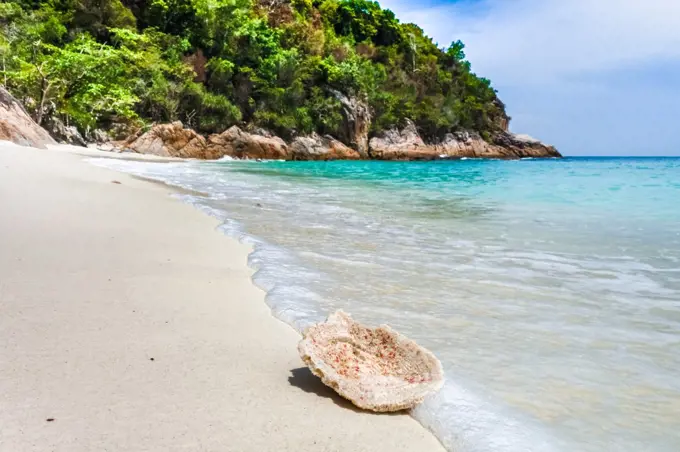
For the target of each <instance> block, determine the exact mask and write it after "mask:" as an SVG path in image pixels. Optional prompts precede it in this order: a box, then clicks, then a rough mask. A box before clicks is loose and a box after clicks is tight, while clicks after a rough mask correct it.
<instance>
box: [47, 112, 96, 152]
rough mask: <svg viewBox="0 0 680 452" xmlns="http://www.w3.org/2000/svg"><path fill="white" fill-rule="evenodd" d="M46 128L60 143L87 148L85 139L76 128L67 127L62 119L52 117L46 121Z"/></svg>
mask: <svg viewBox="0 0 680 452" xmlns="http://www.w3.org/2000/svg"><path fill="white" fill-rule="evenodd" d="M45 122H46V125H45V128H46V129H47V130H48V131H49V133H50V135H52V137H53V138H54V139H55V140H57V141H58V142H60V143H66V144H72V145H74V146H87V142H86V141H85V138H83V136H82V135H81V134H80V132H78V129H77V128H76V127H74V126H67V125H66V124H64V123H63V122H62V121H61V119H59V118H56V117H52V118H49V120H47V121H45Z"/></svg>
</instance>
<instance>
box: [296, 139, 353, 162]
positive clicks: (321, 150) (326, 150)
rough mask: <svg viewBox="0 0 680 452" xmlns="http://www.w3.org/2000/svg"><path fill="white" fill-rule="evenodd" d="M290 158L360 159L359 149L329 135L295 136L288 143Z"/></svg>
mask: <svg viewBox="0 0 680 452" xmlns="http://www.w3.org/2000/svg"><path fill="white" fill-rule="evenodd" d="M290 149H291V160H360V159H361V154H359V151H357V150H355V149H352V148H350V147H349V146H346V145H344V144H343V143H341V142H340V141H338V140H336V139H335V138H333V137H330V136H324V137H322V136H319V135H317V134H315V133H313V134H312V135H309V136H304V137H297V138H295V139H294V140H293V142H292V143H291V144H290Z"/></svg>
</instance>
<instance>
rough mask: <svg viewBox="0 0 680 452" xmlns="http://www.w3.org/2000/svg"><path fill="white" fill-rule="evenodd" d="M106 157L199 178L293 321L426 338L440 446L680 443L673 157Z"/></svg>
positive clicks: (226, 227)
mask: <svg viewBox="0 0 680 452" xmlns="http://www.w3.org/2000/svg"><path fill="white" fill-rule="evenodd" d="M97 163H98V164H100V165H104V166H107V167H110V168H114V169H118V170H122V171H126V172H130V173H133V174H136V175H140V176H144V177H148V178H153V179H157V180H160V181H164V182H166V183H168V184H171V185H176V186H179V187H184V188H187V189H191V190H196V191H199V192H204V193H207V194H208V196H195V195H191V196H190V195H178V196H181V197H182V198H183V199H184V200H185V201H187V202H190V203H192V204H194V205H196V206H197V207H199V208H201V209H203V210H205V211H207V212H208V213H210V214H212V215H214V216H216V217H218V218H219V219H221V220H222V221H223V222H224V224H223V226H222V227H221V229H222V230H223V231H224V232H225V233H226V234H229V235H233V236H236V237H238V238H240V239H241V240H243V241H246V242H249V243H252V244H253V245H254V247H255V251H254V253H253V254H252V255H251V257H250V265H252V266H253V267H254V268H256V269H257V270H258V271H257V273H256V274H255V277H254V281H255V283H256V284H257V285H259V286H260V287H262V288H263V289H265V290H266V291H267V303H268V304H269V306H270V307H271V309H272V311H273V313H274V315H276V316H277V317H278V318H280V319H281V320H283V321H285V322H288V323H289V324H290V325H292V326H293V327H294V328H296V329H298V330H302V329H303V328H305V327H306V326H308V325H310V324H311V323H314V322H317V321H320V320H322V319H323V318H325V316H326V315H327V314H328V313H329V312H331V311H334V310H335V309H338V308H342V309H344V310H345V311H347V312H349V313H351V314H352V315H353V316H354V317H355V318H357V319H359V320H361V321H364V322H366V323H370V324H379V323H387V324H390V325H392V326H393V327H395V328H396V329H397V330H399V331H401V332H403V333H404V334H406V335H408V336H410V337H412V338H414V339H415V340H417V341H418V342H419V343H421V344H422V345H424V346H426V347H428V348H430V349H431V350H432V351H434V353H435V354H436V355H437V356H438V357H439V358H440V359H441V361H442V363H443V365H444V369H445V372H446V378H447V382H446V385H445V386H444V388H443V390H442V391H441V392H440V393H439V394H437V395H435V396H433V397H431V398H429V399H428V400H426V402H425V403H424V404H422V405H421V406H420V407H418V408H417V409H415V410H414V412H413V415H414V416H415V417H416V418H417V419H418V420H420V421H421V422H422V423H423V424H424V425H425V426H427V427H428V428H430V429H432V430H433V431H434V432H435V434H436V435H437V436H438V437H439V438H440V440H441V441H442V442H443V444H444V445H445V446H446V447H447V448H448V449H449V450H451V451H454V450H455V451H457V452H458V451H462V452H468V451H479V452H494V451H541V452H548V451H569V452H574V451H586V452H587V451H592V452H602V451H617V452H625V451H630V452H641V451H658V452H666V451H667V452H677V451H679V450H680V158H566V159H564V160H519V161H483V160H463V161H441V162H428V163H417V162H412V163H401V162H328V163H326V162H274V161H269V162H245V161H217V162H187V163H142V162H128V161H120V160H99V161H98V162H97ZM169 227H171V226H169ZM282 378H283V377H282Z"/></svg>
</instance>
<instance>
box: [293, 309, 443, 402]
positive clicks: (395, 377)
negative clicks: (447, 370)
mask: <svg viewBox="0 0 680 452" xmlns="http://www.w3.org/2000/svg"><path fill="white" fill-rule="evenodd" d="M298 351H299V352H300V356H301V357H302V360H303V361H304V362H305V363H306V364H307V365H308V366H309V368H310V369H311V370H312V372H313V373H314V375H316V376H318V377H319V378H321V380H322V381H323V383H324V384H326V385H327V386H330V387H331V388H333V389H335V390H336V391H337V392H338V394H340V395H341V396H343V397H344V398H346V399H348V400H350V401H351V402H352V403H353V404H355V405H356V406H358V407H360V408H363V409H366V410H372V411H379V412H386V411H398V410H403V409H407V408H412V407H414V406H415V405H417V404H418V403H420V402H422V401H423V398H424V397H425V396H426V395H427V394H428V393H431V392H434V391H437V390H439V389H440V388H441V386H442V384H443V383H444V374H443V371H442V365H441V363H440V362H439V360H438V359H437V358H436V357H435V356H434V355H433V354H432V353H431V352H430V351H429V350H427V349H425V348H423V347H421V346H419V345H418V344H416V343H415V342H414V341H412V340H411V339H408V338H407V337H405V336H402V335H401V334H399V333H397V332H396V331H394V330H392V329H391V328H390V327H388V326H386V325H381V326H380V327H378V328H368V327H366V326H363V325H361V324H359V323H357V322H356V321H354V320H353V319H352V318H351V317H350V316H349V315H347V314H345V313H344V312H342V311H337V312H335V313H334V314H331V315H330V316H329V317H328V319H327V320H326V321H325V322H323V323H319V324H317V325H314V326H312V327H310V328H309V329H308V330H307V331H306V332H305V334H304V337H303V339H302V340H301V341H300V343H299V344H298Z"/></svg>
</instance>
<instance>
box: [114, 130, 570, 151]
mask: <svg viewBox="0 0 680 452" xmlns="http://www.w3.org/2000/svg"><path fill="white" fill-rule="evenodd" d="M110 146H111V147H112V148H114V149H118V150H119V151H132V152H137V153H140V154H153V155H158V156H162V157H182V158H196V159H219V158H224V157H231V158H234V159H253V160H255V159H263V160H402V161H410V160H443V159H461V158H487V159H520V158H528V157H531V158H560V157H562V156H561V155H560V153H559V152H558V151H557V150H556V149H555V148H554V147H553V146H549V145H546V144H543V143H541V142H540V141H538V140H535V139H533V138H531V137H528V136H523V135H515V134H512V133H510V132H501V133H498V134H497V135H496V136H494V137H493V139H492V140H490V141H486V140H484V139H483V138H482V137H481V136H479V135H478V134H476V133H473V132H459V133H455V134H453V133H452V134H447V135H446V137H445V138H444V139H443V140H442V141H440V142H438V143H426V142H425V141H424V140H423V139H422V138H421V136H420V135H419V134H418V131H417V130H416V127H415V125H414V124H413V123H412V122H409V123H408V124H407V125H406V127H404V128H403V129H401V130H389V131H387V132H386V133H384V134H381V135H378V136H375V137H373V138H371V139H370V140H369V141H368V146H367V150H366V152H365V153H363V154H362V153H361V152H359V151H358V150H356V149H353V148H351V147H349V146H347V145H345V144H344V143H342V142H341V141H339V140H337V139H335V138H333V137H331V136H320V135H318V134H312V135H308V136H299V137H296V138H294V139H293V140H291V141H290V142H286V141H284V140H283V139H282V138H280V137H278V136H275V135H272V134H271V133H268V132H267V131H262V130H259V131H254V132H248V131H245V130H242V129H241V128H239V127H238V126H232V127H231V128H229V129H227V130H226V131H224V132H223V133H220V134H213V135H210V136H208V137H207V138H205V137H203V136H201V135H199V134H198V133H196V132H195V131H194V130H192V129H189V128H185V127H184V126H183V125H182V123H181V122H173V123H170V124H157V125H155V126H153V127H152V128H151V129H150V130H148V131H147V132H145V133H143V134H141V135H138V136H132V137H131V138H129V139H128V140H125V141H122V142H114V143H111V144H110Z"/></svg>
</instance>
